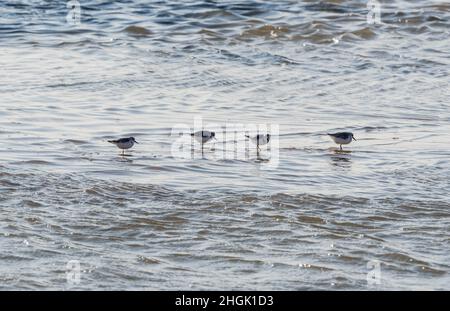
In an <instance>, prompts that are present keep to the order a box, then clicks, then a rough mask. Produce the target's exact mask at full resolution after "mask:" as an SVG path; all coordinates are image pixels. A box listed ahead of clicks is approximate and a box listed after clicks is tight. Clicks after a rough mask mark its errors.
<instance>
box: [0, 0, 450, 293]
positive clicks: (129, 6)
mask: <svg viewBox="0 0 450 311" xmlns="http://www.w3.org/2000/svg"><path fill="white" fill-rule="evenodd" d="M80 4H81V24H80V25H72V24H70V23H68V22H67V21H66V15H67V13H68V8H67V7H66V3H65V2H64V1H58V3H55V1H44V0H41V1H31V0H23V1H2V2H1V3H0V94H1V97H0V157H1V158H0V220H1V221H0V249H1V252H0V288H1V289H33V290H35V289H56V290H58V289H91V290H92V289H126V290H136V289H151V290H153V289H164V290H166V289H261V290H299V289H314V290H318V289H320V290H323V289H326V290H328V289H340V290H348V289H356V290H366V289H371V288H374V289H381V290H393V289H401V290H405V289H406V290H416V289H426V290H443V289H446V290H449V289H450V287H449V284H450V277H449V272H450V251H449V250H450V237H449V232H450V209H449V208H450V197H449V190H448V189H450V159H449V158H450V134H449V133H450V88H449V71H450V70H449V69H450V56H449V55H450V54H449V51H450V5H449V3H448V2H447V1H444V0H431V1H425V0H415V1H402V0H399V1H381V24H368V23H367V18H366V15H367V13H368V9H367V3H366V1H356V0H353V1H345V0H333V1H331V0H328V1H254V0H250V1H227V0H225V1H207V0H198V1H144V0H127V1H93V0H84V1H80ZM195 117H197V118H198V117H201V118H202V120H203V124H204V125H205V127H206V128H208V129H212V130H215V131H216V132H217V135H216V136H217V142H214V143H209V144H207V145H205V150H204V153H203V156H202V155H201V154H199V153H200V151H199V150H198V146H196V145H194V149H195V150H194V151H193V153H192V154H193V155H194V157H193V158H188V159H179V158H177V157H176V156H174V154H173V152H172V146H173V143H174V141H176V140H177V139H178V136H174V135H172V128H173V127H177V126H178V125H179V124H185V125H186V127H192V128H193V127H194V118H195ZM230 123H232V124H271V125H278V126H279V133H277V134H276V135H274V141H277V144H278V145H279V148H277V149H276V151H277V152H278V160H277V162H275V160H274V157H272V155H273V150H272V148H271V149H267V148H265V147H262V151H261V152H260V153H259V154H257V153H256V150H255V149H254V146H252V145H249V146H248V147H249V148H248V149H249V150H247V156H246V157H245V158H244V159H241V158H233V157H231V158H223V157H222V158H221V157H220V156H218V154H220V152H221V151H222V150H224V148H225V147H224V146H225V145H226V144H230V143H231V144H237V143H238V142H239V141H242V140H243V138H244V136H243V135H244V133H241V132H239V133H238V135H237V136H236V137H232V138H230V137H229V136H227V131H226V128H225V124H230ZM188 130H189V129H188ZM342 130H346V131H352V132H353V133H354V134H355V137H356V138H357V141H356V142H353V143H352V144H351V145H349V146H345V147H344V149H345V152H339V151H337V150H336V147H335V145H333V143H332V141H331V140H330V139H329V138H328V137H327V136H326V135H325V134H326V133H327V132H337V131H342ZM127 136H134V137H136V140H138V141H139V142H140V144H139V145H136V146H135V148H133V150H132V151H131V152H129V153H130V155H131V156H128V157H121V156H119V151H118V150H117V149H116V148H115V147H114V146H112V145H111V144H109V143H108V142H107V140H108V139H112V138H116V137H127ZM218 151H219V152H218ZM73 260H76V261H78V262H79V264H80V268H81V276H80V282H79V283H73V282H68V281H67V279H66V276H67V272H68V270H67V267H68V266H67V263H68V262H69V261H73ZM378 264H380V266H379V268H380V269H379V270H377V268H376V267H377V265H378ZM374 267H375V268H374ZM378 272H379V273H378ZM375 274H376V281H377V283H379V284H372V283H373V282H369V283H368V281H367V277H368V275H369V277H370V276H373V275H375Z"/></svg>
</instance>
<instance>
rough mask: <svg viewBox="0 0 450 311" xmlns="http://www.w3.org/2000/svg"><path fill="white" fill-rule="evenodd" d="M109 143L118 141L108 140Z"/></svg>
mask: <svg viewBox="0 0 450 311" xmlns="http://www.w3.org/2000/svg"><path fill="white" fill-rule="evenodd" d="M108 143H111V144H115V143H116V141H115V140H108Z"/></svg>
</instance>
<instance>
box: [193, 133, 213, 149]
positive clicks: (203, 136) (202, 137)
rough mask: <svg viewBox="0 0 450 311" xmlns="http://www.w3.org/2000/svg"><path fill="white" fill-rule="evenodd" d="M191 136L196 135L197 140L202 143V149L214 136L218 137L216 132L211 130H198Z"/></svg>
mask: <svg viewBox="0 0 450 311" xmlns="http://www.w3.org/2000/svg"><path fill="white" fill-rule="evenodd" d="M191 136H192V137H194V138H195V140H196V141H198V142H199V143H201V144H202V150H203V145H204V144H206V143H207V142H208V141H210V140H211V139H213V138H214V139H216V133H214V132H210V131H197V132H195V133H192V134H191Z"/></svg>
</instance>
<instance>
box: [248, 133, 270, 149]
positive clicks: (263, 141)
mask: <svg viewBox="0 0 450 311" xmlns="http://www.w3.org/2000/svg"><path fill="white" fill-rule="evenodd" d="M245 137H247V138H250V140H251V141H252V142H253V143H254V144H255V145H256V148H257V150H261V148H259V146H262V145H267V144H268V143H269V141H270V134H257V135H256V136H253V137H250V136H249V135H245Z"/></svg>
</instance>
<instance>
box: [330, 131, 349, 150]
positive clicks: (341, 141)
mask: <svg viewBox="0 0 450 311" xmlns="http://www.w3.org/2000/svg"><path fill="white" fill-rule="evenodd" d="M327 135H328V136H330V137H331V139H332V140H333V141H334V142H335V143H336V144H338V145H339V146H340V147H341V150H342V145H348V144H350V143H351V142H352V140H354V141H356V138H355V137H354V136H353V133H350V132H340V133H334V134H327Z"/></svg>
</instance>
